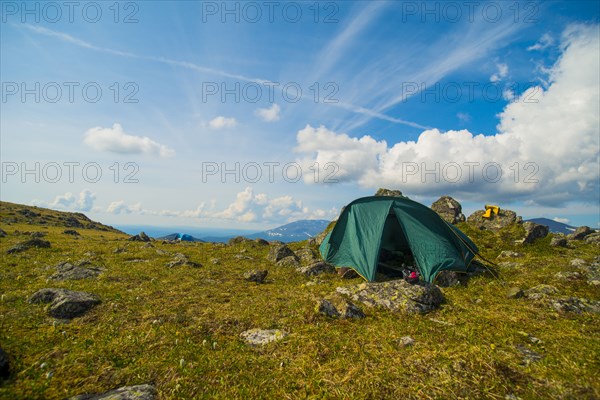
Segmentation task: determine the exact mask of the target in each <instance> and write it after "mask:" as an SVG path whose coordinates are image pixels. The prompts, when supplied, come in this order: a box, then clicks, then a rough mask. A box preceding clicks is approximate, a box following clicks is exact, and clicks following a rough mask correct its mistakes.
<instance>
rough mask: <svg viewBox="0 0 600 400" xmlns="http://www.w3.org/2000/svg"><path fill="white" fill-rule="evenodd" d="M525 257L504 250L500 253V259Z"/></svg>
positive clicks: (521, 254)
mask: <svg viewBox="0 0 600 400" xmlns="http://www.w3.org/2000/svg"><path fill="white" fill-rule="evenodd" d="M518 257H523V253H517V252H516V251H511V250H504V251H502V252H500V254H499V255H498V258H518Z"/></svg>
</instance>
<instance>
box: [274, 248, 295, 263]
mask: <svg viewBox="0 0 600 400" xmlns="http://www.w3.org/2000/svg"><path fill="white" fill-rule="evenodd" d="M286 257H294V258H295V259H296V260H298V256H296V254H295V253H294V252H293V251H292V249H290V248H289V247H287V245H285V244H273V245H271V248H270V249H269V254H268V255H267V260H269V261H271V262H272V263H277V262H278V261H280V260H282V259H284V258H286Z"/></svg>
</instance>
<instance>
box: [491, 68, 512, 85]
mask: <svg viewBox="0 0 600 400" xmlns="http://www.w3.org/2000/svg"><path fill="white" fill-rule="evenodd" d="M496 68H498V72H496V73H494V74H493V75H492V76H490V82H498V81H501V80H502V79H504V78H506V76H507V75H508V65H506V64H496Z"/></svg>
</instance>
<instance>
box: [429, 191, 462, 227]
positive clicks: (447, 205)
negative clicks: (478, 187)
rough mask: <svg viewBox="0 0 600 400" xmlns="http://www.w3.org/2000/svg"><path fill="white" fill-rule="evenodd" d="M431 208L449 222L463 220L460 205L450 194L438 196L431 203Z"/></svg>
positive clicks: (453, 222) (455, 222)
mask: <svg viewBox="0 0 600 400" xmlns="http://www.w3.org/2000/svg"><path fill="white" fill-rule="evenodd" d="M431 209H432V210H433V211H435V212H436V213H438V214H439V216H440V217H442V218H443V219H445V220H446V221H447V222H449V223H451V224H457V223H459V222H465V215H464V214H463V213H462V206H461V205H460V203H459V202H458V201H456V200H454V199H453V198H452V197H450V196H442V197H440V198H439V199H438V200H436V201H435V202H434V203H433V204H432V205H431Z"/></svg>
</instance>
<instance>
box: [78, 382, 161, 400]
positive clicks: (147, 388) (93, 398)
mask: <svg viewBox="0 0 600 400" xmlns="http://www.w3.org/2000/svg"><path fill="white" fill-rule="evenodd" d="M156 397H157V392H156V388H155V387H154V386H152V385H136V386H123V387H120V388H118V389H114V390H111V391H108V392H105V393H99V394H80V395H78V396H73V397H69V399H68V400H154V399H156Z"/></svg>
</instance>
